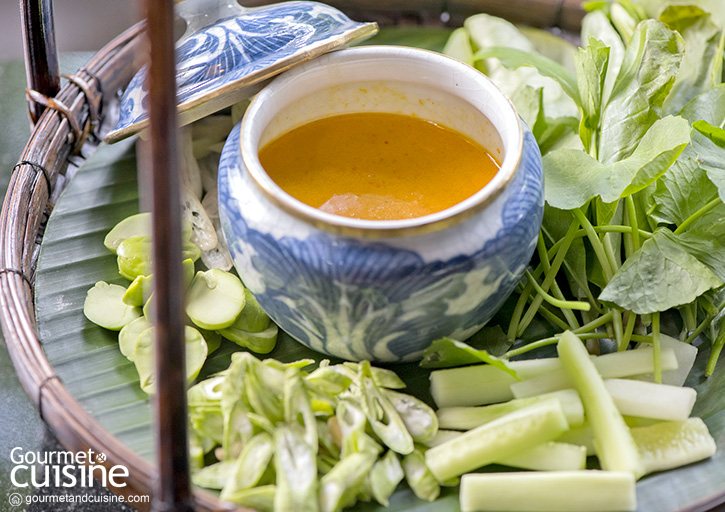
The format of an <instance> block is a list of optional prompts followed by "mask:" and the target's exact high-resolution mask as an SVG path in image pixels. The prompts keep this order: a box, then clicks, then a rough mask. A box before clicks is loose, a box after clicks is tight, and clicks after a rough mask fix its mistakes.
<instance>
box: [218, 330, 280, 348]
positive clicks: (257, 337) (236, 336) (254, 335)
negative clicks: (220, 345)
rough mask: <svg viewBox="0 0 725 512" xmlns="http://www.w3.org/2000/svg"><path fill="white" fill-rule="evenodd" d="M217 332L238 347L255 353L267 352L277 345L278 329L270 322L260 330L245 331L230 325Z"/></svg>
mask: <svg viewBox="0 0 725 512" xmlns="http://www.w3.org/2000/svg"><path fill="white" fill-rule="evenodd" d="M219 333H220V334H221V335H222V336H224V337H225V338H226V339H228V340H231V341H233V342H234V343H236V344H237V345H239V346H240V347H244V348H247V349H249V350H251V351H252V352H256V353H257V354H269V353H270V352H271V351H272V349H274V347H275V346H276V345H277V335H278V334H279V329H278V327H277V326H276V325H275V324H271V325H270V326H269V327H267V328H266V329H265V330H264V331H262V332H247V331H242V330H240V329H235V328H234V327H233V326H232V327H227V328H226V329H222V330H221V331H219Z"/></svg>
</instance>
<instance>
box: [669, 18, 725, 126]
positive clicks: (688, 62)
mask: <svg viewBox="0 0 725 512" xmlns="http://www.w3.org/2000/svg"><path fill="white" fill-rule="evenodd" d="M659 19H660V21H662V22H663V23H664V24H666V25H667V27H668V28H670V30H676V31H677V32H678V33H679V34H680V35H682V37H683V40H684V43H685V54H684V56H683V58H682V63H681V65H680V72H679V73H678V75H677V79H676V80H675V83H674V85H673V86H672V91H671V92H670V95H669V96H668V98H667V101H666V103H665V109H666V111H667V112H677V111H678V110H680V109H681V108H682V106H683V105H684V104H685V103H687V102H688V101H690V100H691V99H692V98H693V97H695V96H697V95H699V94H701V93H703V92H706V91H709V90H710V89H711V88H712V87H714V86H716V85H719V84H720V83H721V82H722V61H723V44H725V38H724V37H723V35H724V34H725V32H723V31H722V30H720V28H719V27H718V26H717V25H715V24H714V23H713V22H712V19H711V15H710V13H708V12H705V11H704V10H702V9H701V8H700V7H698V6H696V5H668V6H666V7H665V8H664V10H663V11H662V12H661V13H660V16H659Z"/></svg>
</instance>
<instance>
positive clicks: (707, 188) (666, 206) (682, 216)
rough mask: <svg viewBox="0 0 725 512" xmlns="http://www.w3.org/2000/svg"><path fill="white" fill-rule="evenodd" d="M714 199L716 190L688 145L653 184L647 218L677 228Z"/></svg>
mask: <svg viewBox="0 0 725 512" xmlns="http://www.w3.org/2000/svg"><path fill="white" fill-rule="evenodd" d="M717 195H718V190H717V188H716V187H715V185H713V183H712V182H711V181H710V179H709V178H708V176H707V172H706V171H705V170H704V169H702V168H701V167H700V166H699V165H698V163H697V155H696V153H695V151H694V149H693V146H692V145H689V146H687V147H686V148H685V150H684V151H683V152H682V154H681V155H680V156H679V158H678V159H677V161H676V162H675V163H674V164H673V165H672V167H670V168H669V169H667V171H666V172H665V173H664V174H663V175H662V177H661V178H660V179H659V180H657V184H656V186H655V191H654V192H653V194H652V196H651V199H652V201H653V205H654V209H653V210H652V214H651V215H652V217H654V218H655V219H656V220H657V221H658V222H663V223H666V224H675V225H677V226H679V225H680V224H682V223H683V222H684V221H685V220H686V219H688V218H689V217H690V216H691V215H693V214H694V213H695V212H697V211H698V210H699V209H700V208H702V207H703V206H705V205H706V204H707V203H708V202H709V201H710V200H712V199H713V198H714V197H717Z"/></svg>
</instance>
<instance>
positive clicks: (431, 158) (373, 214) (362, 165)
mask: <svg viewBox="0 0 725 512" xmlns="http://www.w3.org/2000/svg"><path fill="white" fill-rule="evenodd" d="M259 160H260V162H261V164H262V167H264V170H265V171H266V172H267V174H269V176H270V177H271V178H272V179H273V180H274V181H275V182H276V183H277V185H279V186H280V187H281V188H282V189H283V190H284V191H286V192H287V193H288V194H290V195H291V196H293V197H294V198H296V199H298V200H300V201H302V202H303V203H305V204H308V205H310V206H313V207H315V208H319V209H321V210H323V211H326V212H329V213H333V214H336V215H342V216H346V217H353V218H359V219H370V220H394V219H407V218H413V217H421V216H423V215H429V214H431V213H435V212H438V211H441V210H445V209H446V208H450V207H451V206H453V205H455V204H458V203H460V202H461V201H463V200H464V199H466V198H468V197H470V196H472V195H473V194H475V193H476V192H478V191H479V190H481V188H483V187H484V185H486V184H487V183H488V182H489V181H490V180H491V178H493V176H494V175H495V174H496V172H497V171H498V169H499V164H498V163H497V161H496V159H494V157H493V156H492V155H491V153H489V152H488V151H487V150H486V149H485V148H484V147H482V146H481V145H480V144H478V143H477V142H475V141H473V140H471V139H469V138H468V137H466V136H464V135H462V134H460V133H458V132H456V131H454V130H451V129H449V128H446V127H444V126H441V125H438V124H436V123H433V122H430V121H426V120H424V119H421V118H419V117H413V116H408V115H402V114H390V113H382V112H361V113H351V114H341V115H334V116H331V117H326V118H322V119H318V120H315V121H312V122H309V123H307V124H304V125H302V126H298V127H297V128H293V129H292V130H290V131H288V132H287V133H284V134H282V135H281V136H279V137H278V138H276V139H274V140H272V141H271V142H270V143H268V144H267V145H265V146H264V147H263V148H262V149H261V150H260V151H259Z"/></svg>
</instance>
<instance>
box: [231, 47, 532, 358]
mask: <svg viewBox="0 0 725 512" xmlns="http://www.w3.org/2000/svg"><path fill="white" fill-rule="evenodd" d="M360 111H375V112H393V113H401V114H407V115H416V116H420V117H422V118H425V119H428V120H431V121H433V122H436V123H440V124H443V125H445V126H448V127H449V128H452V129H454V130H457V131H459V132H461V133H463V134H465V135H467V136H469V137H470V138H472V139H473V140H476V141H477V142H479V143H480V144H482V145H483V146H484V147H485V148H487V149H488V150H489V151H490V152H491V153H492V154H493V155H494V156H495V157H496V158H497V159H498V160H499V161H500V163H501V168H500V170H499V172H498V173H497V174H496V176H495V177H494V179H493V180H492V181H491V182H490V183H489V184H488V185H486V186H485V187H484V188H483V189H481V190H480V191H479V192H477V193H476V194H474V195H473V196H471V197H469V198H468V199H466V200H464V201H463V202H461V203H459V204H457V205H455V206H453V207H451V208H448V209H446V210H443V211H441V212H438V213H435V214H432V215H427V216H424V217H418V218H413V219H404V220H391V221H373V220H362V219H354V218H348V217H341V216H337V215H333V214H330V213H326V212H323V211H321V210H318V209H316V208H313V207H311V206H308V205H306V204H304V203H302V202H300V201H298V200H296V199H294V198H293V197H291V196H290V195H289V194H287V193H286V192H285V191H284V190H282V189H281V188H280V187H279V186H278V185H277V184H276V183H274V182H273V181H272V180H271V179H270V177H269V176H268V175H267V174H266V173H265V172H264V169H263V168H262V166H261V165H260V163H259V159H258V156H257V153H258V149H259V148H260V147H262V146H264V144H266V143H267V142H268V141H270V140H272V139H274V138H275V137H277V136H278V135H280V134H282V133H284V132H286V131H288V130H290V129H292V128H294V127H296V126H299V125H301V124H303V123H305V122H308V121H311V120H313V119H318V118H320V117H323V116H328V115H334V114H339V113H347V112H360ZM543 207H544V194H543V178H542V168H541V156H540V154H539V150H538V147H537V145H536V142H535V140H534V137H533V136H532V134H531V132H530V131H529V129H528V128H527V127H526V126H525V125H524V124H523V123H522V122H521V120H520V118H519V116H518V115H517V114H516V111H515V110H514V107H513V105H512V104H511V102H510V101H509V100H508V99H507V98H506V97H505V95H504V94H503V93H502V92H501V91H500V90H499V89H498V88H497V87H496V86H495V85H494V84H493V83H492V82H491V81H490V80H489V79H488V78H486V77H485V76H484V75H482V74H481V73H479V72H478V71H476V70H474V69H473V68H471V67H469V66H467V65H465V64H462V63H460V62H458V61H456V60H454V59H451V58H448V57H445V56H442V55H439V54H436V53H432V52H427V51H424V50H416V49H411V48H402V47H372V46H371V47H362V48H354V49H348V50H342V51H338V52H333V53H330V54H327V55H325V56H322V57H320V58H317V59H314V60H312V61H309V62H307V63H305V64H302V65H299V66H297V67H295V68H293V69H291V70H290V71H287V72H286V73H284V74H282V75H280V76H279V77H278V78H276V79H275V80H274V81H273V82H272V83H271V84H270V85H269V86H267V87H266V88H265V89H264V90H263V91H262V92H261V93H260V94H259V95H258V96H257V97H256V98H255V99H254V100H253V101H252V103H251V105H250V106H249V108H248V110H247V113H246V115H245V117H244V119H243V121H242V122H241V123H240V125H239V126H237V127H236V128H235V129H234V131H233V132H232V134H231V135H230V137H229V138H228V140H227V143H226V146H225V148H224V152H223V154H222V158H221V164H220V168H219V208H220V213H221V219H222V225H223V228H224V233H225V236H226V239H227V242H228V244H229V248H230V250H231V252H232V256H233V258H234V264H235V266H236V268H237V271H238V272H239V275H240V276H241V278H242V280H243V281H244V283H245V285H246V286H247V287H249V289H250V290H251V292H252V293H253V294H254V295H255V296H256V298H257V300H258V301H259V303H260V304H261V305H262V307H263V308H264V309H265V310H266V311H267V312H268V313H269V315H270V316H271V317H272V319H273V320H274V321H275V322H276V323H277V324H278V325H279V326H280V327H281V328H282V329H284V330H285V331H286V332H288V333H289V334H290V335H292V336H293V337H295V338H296V339H297V340H299V341H300V342H301V343H303V344H305V345H307V346H309V347H311V348H312V349H314V350H317V351H320V352H324V353H327V354H330V355H334V356H339V357H342V358H345V359H352V360H361V359H370V360H374V361H410V360H415V359H419V358H420V357H421V354H422V351H423V349H425V348H426V347H427V346H428V345H429V344H430V342H431V341H433V340H435V339H437V338H440V337H443V336H451V337H453V338H456V339H461V340H463V339H465V338H467V337H468V336H470V335H471V334H473V333H474V332H476V331H477V330H478V329H480V328H481V327H482V326H483V325H484V324H485V323H486V322H488V321H489V320H490V319H491V317H492V316H493V315H494V313H495V312H496V311H497V310H498V309H499V308H500V306H501V305H502V304H503V302H504V300H505V299H506V297H507V296H508V295H509V294H510V293H511V292H512V291H513V289H514V287H515V286H516V283H517V282H518V281H519V279H520V278H521V276H522V274H523V272H524V269H525V268H526V265H527V264H528V262H529V259H530V258H531V255H532V253H533V251H534V248H535V246H536V240H537V236H538V232H539V228H540V226H541V218H542V214H543Z"/></svg>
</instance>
